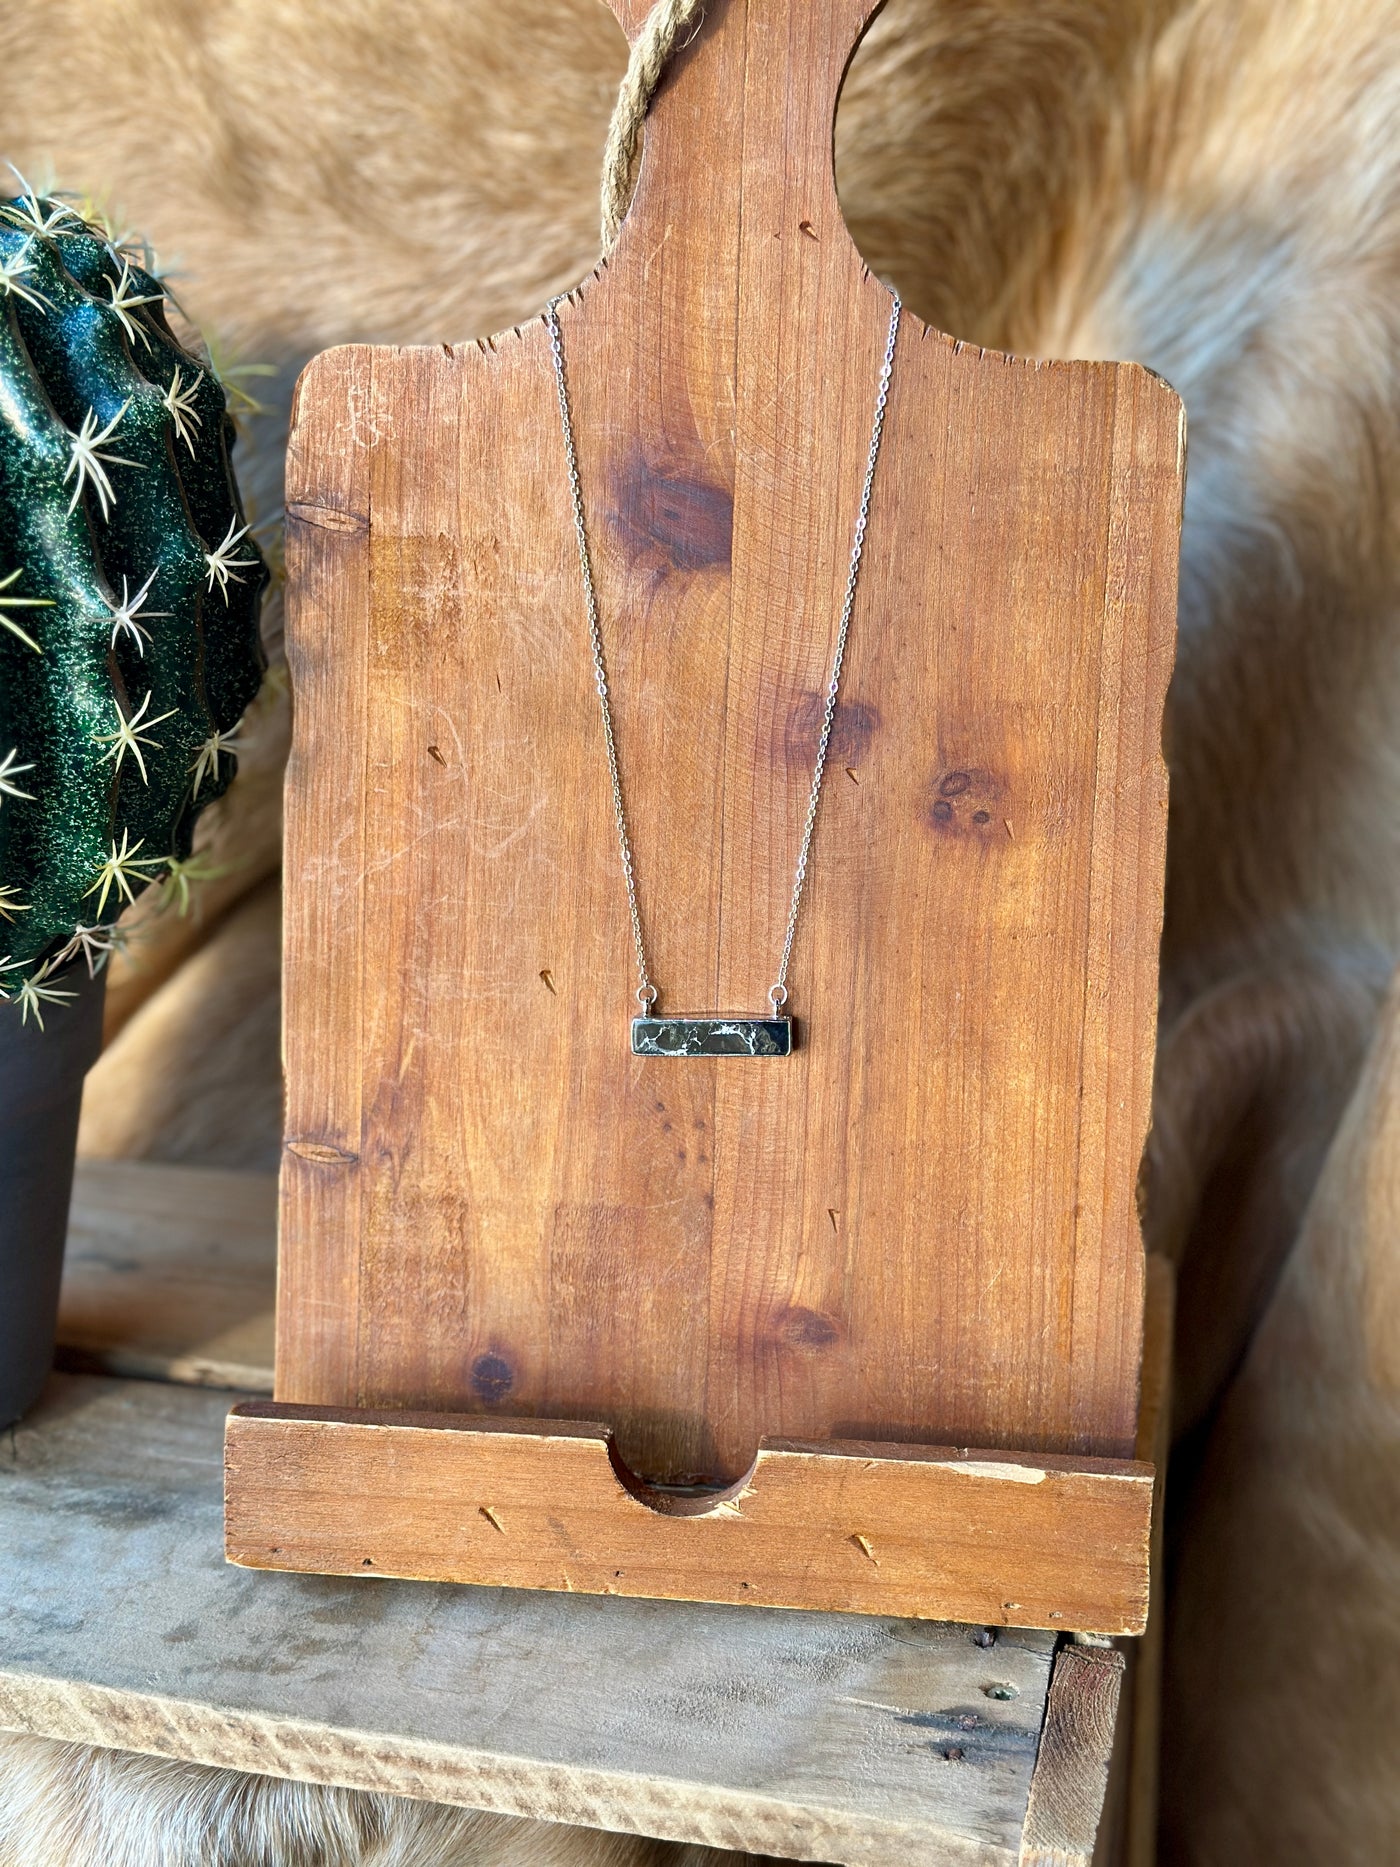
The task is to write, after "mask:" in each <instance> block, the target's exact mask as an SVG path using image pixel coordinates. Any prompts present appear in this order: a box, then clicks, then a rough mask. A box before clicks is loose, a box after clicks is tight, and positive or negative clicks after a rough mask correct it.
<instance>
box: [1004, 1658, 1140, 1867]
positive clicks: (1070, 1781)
mask: <svg viewBox="0 0 1400 1867" xmlns="http://www.w3.org/2000/svg"><path fill="white" fill-rule="evenodd" d="M1122 1683H1123V1655H1122V1654H1121V1653H1115V1652H1112V1651H1110V1650H1107V1649H1104V1648H1099V1647H1076V1646H1070V1647H1065V1648H1063V1649H1062V1651H1061V1652H1060V1654H1059V1656H1058V1657H1057V1659H1056V1661H1055V1671H1054V1675H1053V1677H1052V1679H1051V1681H1050V1699H1049V1703H1048V1704H1047V1706H1046V1710H1045V1729H1044V1730H1043V1731H1042V1733H1041V1737H1040V1754H1039V1756H1038V1757H1037V1758H1036V1766H1035V1777H1034V1779H1033V1781H1032V1783H1031V1792H1030V1801H1029V1804H1028V1806H1027V1809H1026V1826H1025V1835H1024V1838H1023V1840H1022V1843H1021V1867H1089V1863H1090V1861H1091V1860H1092V1859H1093V1854H1094V1841H1095V1837H1096V1836H1097V1834H1098V1827H1099V1814H1100V1811H1101V1810H1102V1808H1103V1799H1104V1786H1105V1784H1106V1783H1107V1780H1108V1759H1109V1752H1110V1750H1111V1749H1112V1747H1113V1728H1114V1721H1115V1719H1116V1717H1117V1713H1118V1693H1119V1690H1120V1688H1121V1686H1122Z"/></svg>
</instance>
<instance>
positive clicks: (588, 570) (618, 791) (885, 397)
mask: <svg viewBox="0 0 1400 1867" xmlns="http://www.w3.org/2000/svg"><path fill="white" fill-rule="evenodd" d="M562 302H563V301H562V298H551V299H550V301H549V304H548V305H547V306H546V307H545V323H546V325H547V326H548V328H549V345H550V351H551V353H552V355H553V358H554V381H555V387H556V389H557V391H558V395H559V422H560V427H561V428H562V430H563V436H564V454H565V458H566V461H567V463H568V472H569V497H570V502H571V505H572V508H573V518H574V536H575V538H576V540H577V543H578V561H579V572H580V575H581V578H582V581H583V600H584V608H585V610H586V612H587V617H588V637H589V644H590V647H591V649H592V653H593V679H594V685H595V686H596V688H597V691H598V708H599V711H600V713H601V714H602V719H603V743H604V745H605V747H606V748H607V755H608V777H609V780H610V782H611V785H612V804H613V817H614V820H615V821H616V824H617V844H618V851H619V854H620V855H621V858H622V874H623V879H624V881H625V882H626V884H627V907H628V912H629V914H630V915H631V920H632V944H633V946H634V947H635V949H636V954H637V978H638V981H639V983H638V986H637V1002H638V1003H639V1004H640V1005H641V1007H642V1009H643V1011H644V1012H645V1011H650V1010H651V1008H652V1006H653V1005H655V1003H656V1000H657V996H658V994H657V990H656V987H655V986H654V985H653V984H652V982H651V977H650V974H649V973H648V971H647V953H646V941H645V938H644V937H643V933H642V911H641V908H640V907H639V906H638V903H637V875H636V866H635V863H634V861H633V857H632V838H631V836H630V834H629V832H628V828H627V810H626V807H625V805H624V803H623V793H622V772H621V768H620V766H619V762H618V755H617V735H616V733H615V732H614V731H613V717H612V701H611V698H610V696H609V692H608V671H607V661H606V659H605V657H604V654H603V631H602V624H601V622H600V620H599V613H598V589H597V585H596V584H595V582H594V579H593V554H592V552H591V551H590V550H589V547H588V523H587V518H586V514H585V511H584V504H583V481H582V479H581V477H580V474H579V463H578V447H577V445H576V443H575V440H574V418H573V411H572V408H571V406H570V399H569V379H568V374H567V372H566V370H565V366H564V336H563V332H562V330H561V329H560V325H559V306H560V304H561V303H562ZM902 312H903V306H902V305H901V303H900V300H899V298H898V296H896V297H895V299H894V304H893V306H892V308H891V311H890V329H889V338H888V341H887V342H886V344H885V357H884V363H883V364H882V366H881V370H880V386H879V391H878V393H877V395H876V399H875V420H874V425H873V427H872V430H871V435H870V452H869V455H868V457H867V460H866V466H865V482H864V485H863V486H862V488H861V496H860V510H859V512H858V514H857V516H856V528H855V537H854V540H853V542H852V545H851V562H850V569H849V571H848V573H847V576H846V594H845V599H844V601H843V603H842V606H841V620H840V623H839V625H838V627H837V631H836V649H835V653H834V655H833V657H832V664H831V679H830V680H829V681H828V682H827V688H826V704H825V707H824V708H823V711H822V725H821V734H820V736H819V738H818V740H817V756H816V763H815V765H814V766H813V770H812V788H811V791H810V793H809V795H808V799H807V815H806V819H805V821H804V823H803V826H802V844H801V848H800V849H799V851H798V856H797V869H796V872H795V874H794V876H793V881H792V900H791V902H790V904H789V907H788V917H787V926H786V928H785V930H784V933H783V950H782V955H781V957H780V959H779V961H778V977H777V979H776V981H775V982H774V984H773V985H772V986H771V987H770V989H769V993H768V999H769V1003H770V1004H771V1005H772V1007H773V1011H774V1014H775V1015H776V1014H777V1013H779V1012H781V1010H782V1008H783V1006H784V1005H785V1004H786V1003H787V997H788V991H787V976H788V967H789V965H790V964H791V962H792V947H793V941H794V940H795V939H796V938H797V920H798V915H799V913H800V912H801V908H802V895H803V891H804V889H805V888H806V885H807V867H808V861H809V858H810V856H811V853H812V838H813V836H814V834H815V832H816V827H817V812H818V809H819V807H820V804H821V795H822V784H823V782H824V780H825V777H826V759H827V753H828V752H829V751H830V749H831V733H832V727H833V725H834V723H835V719H836V707H837V702H838V701H839V699H840V695H841V670H842V668H843V666H844V665H845V660H846V642H847V639H848V637H849V635H850V632H851V619H852V617H853V616H854V614H855V606H856V590H857V587H858V585H859V583H860V567H861V560H862V558H863V557H864V555H865V534H866V530H867V528H868V527H869V524H870V502H871V498H872V496H873V493H874V489H875V469H876V466H877V465H878V463H879V459H880V443H881V441H882V439H883V438H884V432H885V409H886V407H887V406H888V403H889V395H890V384H891V382H892V381H893V379H894V357H895V347H896V345H897V343H898V341H899V323H900V317H901V315H902Z"/></svg>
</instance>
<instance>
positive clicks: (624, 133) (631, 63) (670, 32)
mask: <svg viewBox="0 0 1400 1867" xmlns="http://www.w3.org/2000/svg"><path fill="white" fill-rule="evenodd" d="M704 12H705V6H704V0H657V4H656V5H655V6H654V7H653V8H652V9H651V12H650V13H649V14H648V15H647V22H646V24H645V26H643V27H642V30H641V31H640V33H638V35H637V42H636V44H635V45H634V46H633V47H632V56H631V58H630V59H629V60H628V61H627V75H626V77H625V78H624V79H623V80H622V85H621V88H620V89H619V91H618V93H617V103H616V104H615V105H614V106H613V115H612V123H611V124H610V125H609V128H608V141H607V147H606V148H605V149H604V151H603V251H604V253H610V252H611V251H612V249H613V245H614V243H615V242H616V240H617V234H618V229H619V228H620V227H621V225H622V222H623V220H624V218H625V217H626V214H627V209H628V207H629V206H630V205H631V201H632V193H633V190H634V189H635V188H636V185H637V169H638V166H639V164H640V162H641V156H642V126H643V125H644V124H645V122H646V120H647V111H648V110H649V109H650V108H651V100H652V98H653V97H654V96H655V95H656V87H657V85H658V84H660V82H661V74H662V72H664V71H665V69H666V66H667V64H668V63H669V61H670V58H671V54H672V53H673V52H674V51H675V49H676V42H677V40H678V39H679V38H680V36H681V34H682V33H683V32H684V31H685V29H686V27H687V26H689V25H690V24H691V23H692V21H693V22H694V25H695V32H698V31H699V30H700V24H701V21H702V20H703V18H704ZM694 36H695V34H694V33H692V34H691V38H694ZM686 43H687V44H689V40H687V41H686Z"/></svg>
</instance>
